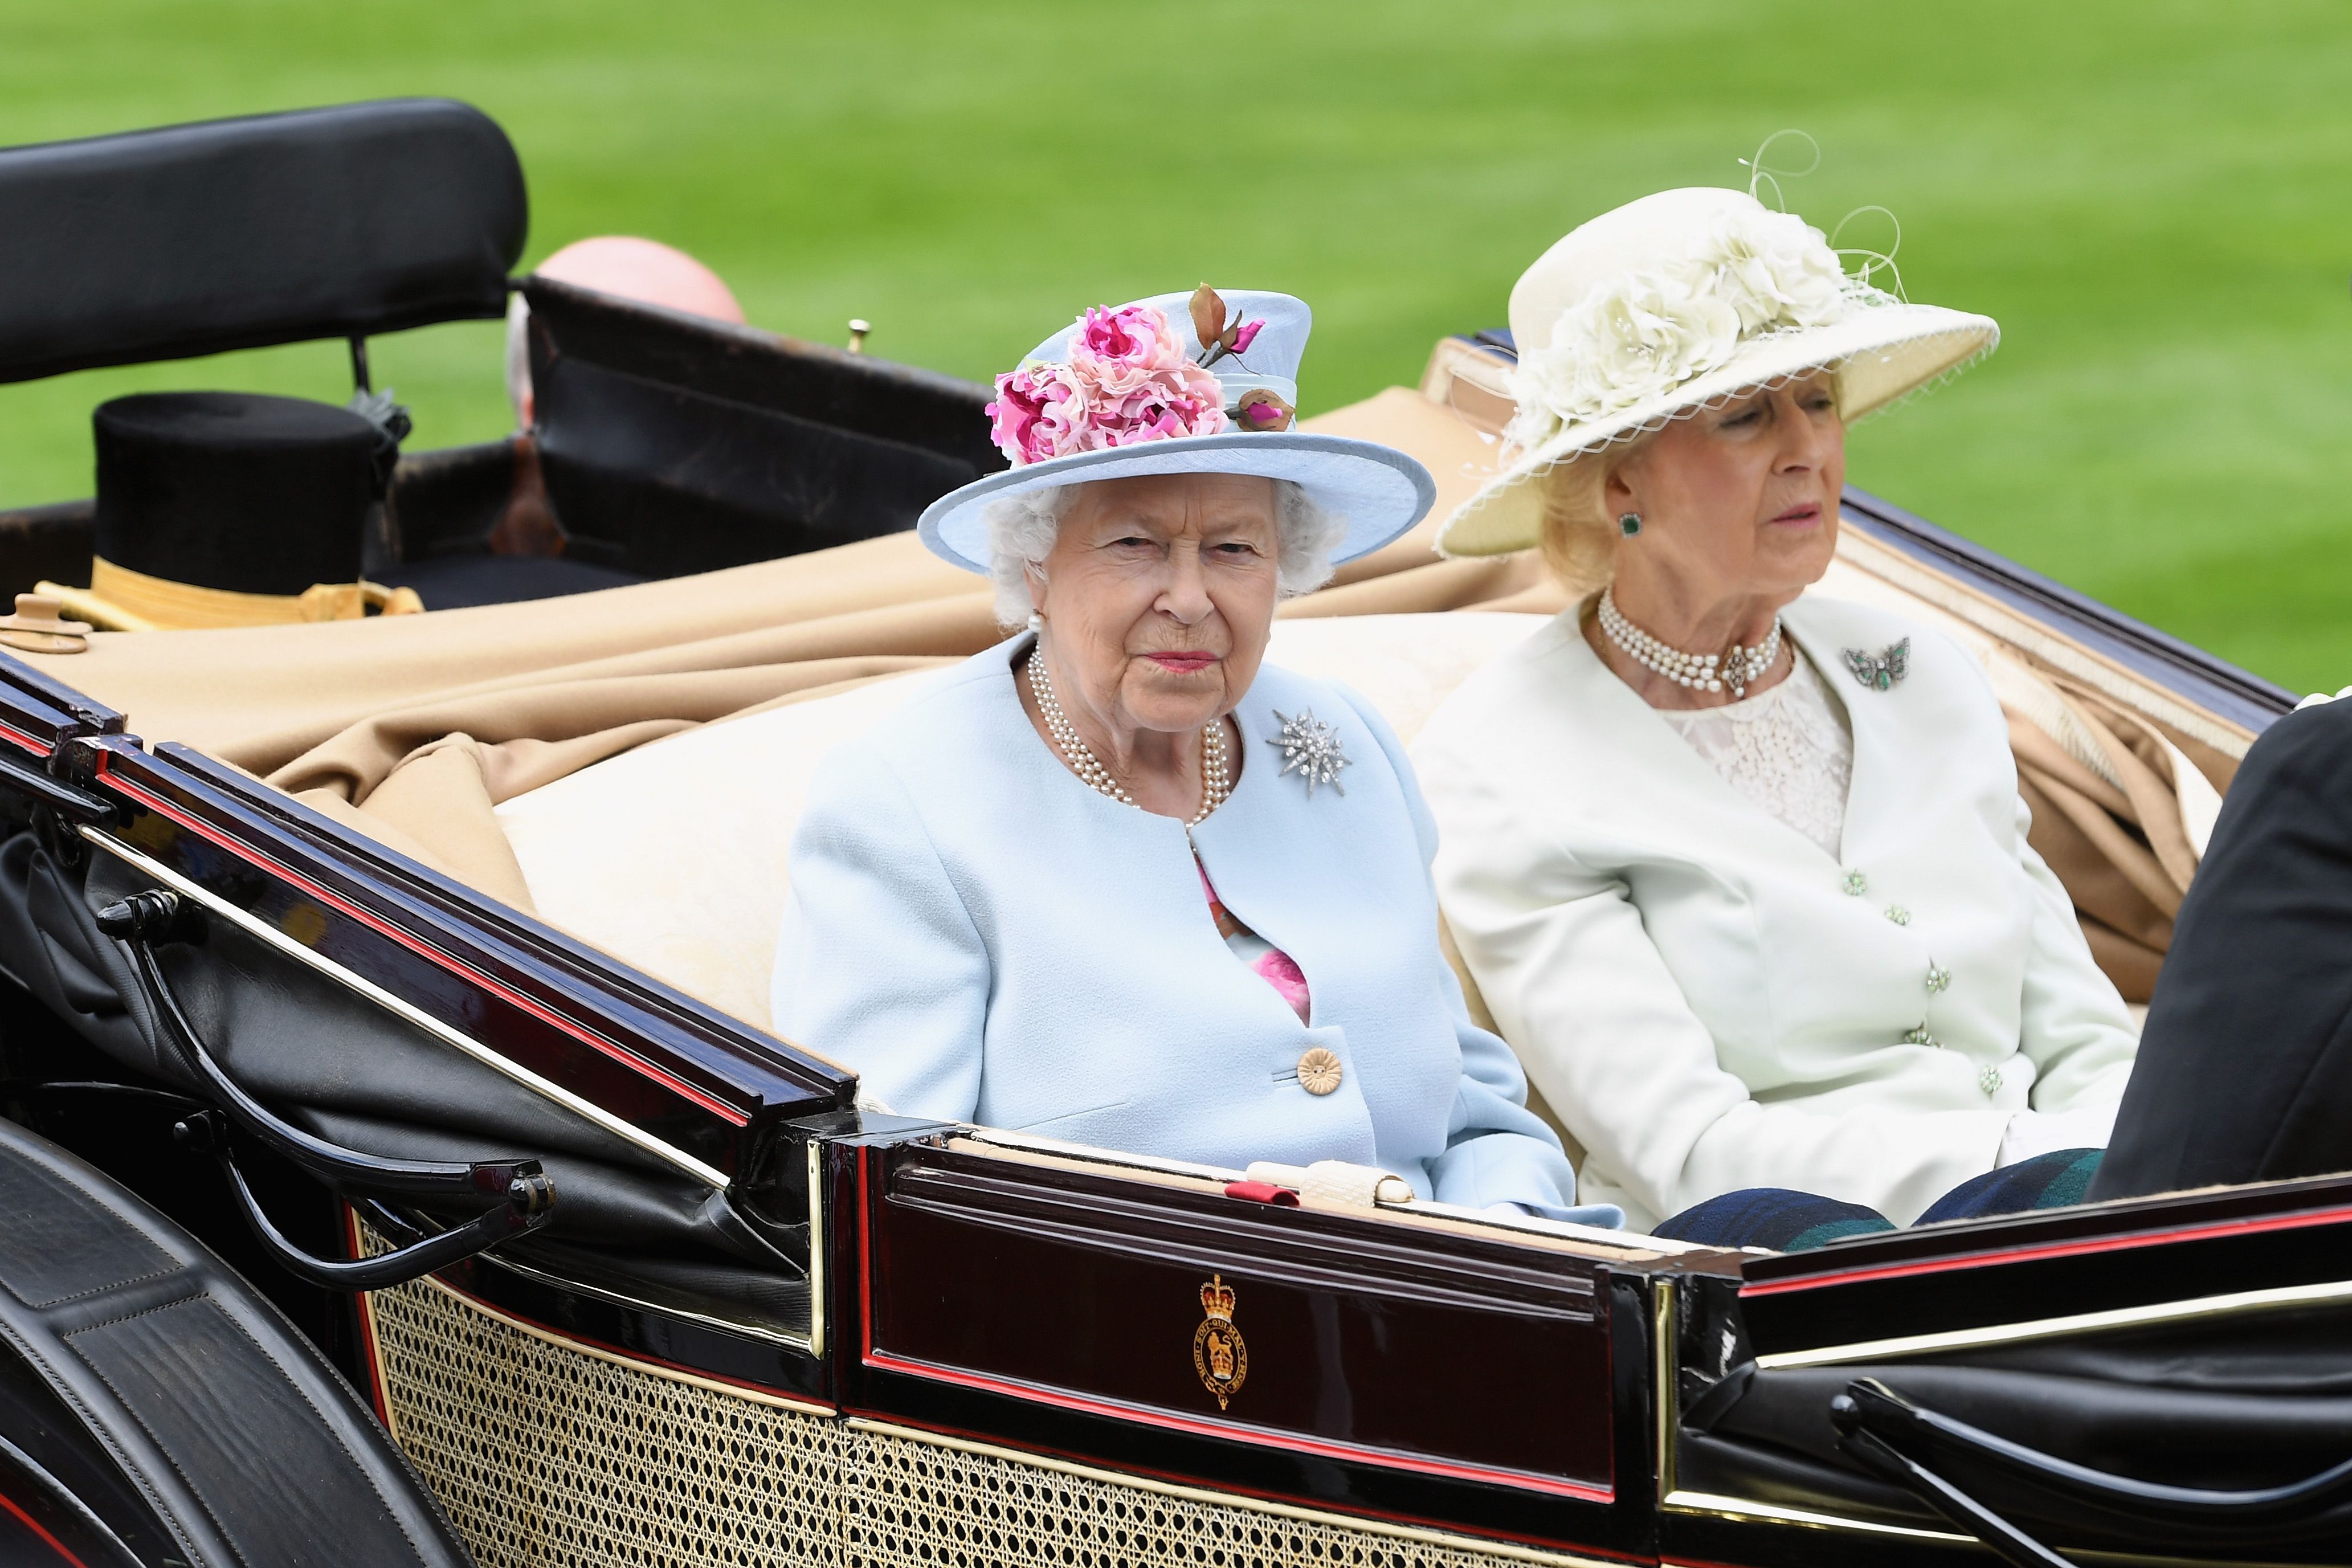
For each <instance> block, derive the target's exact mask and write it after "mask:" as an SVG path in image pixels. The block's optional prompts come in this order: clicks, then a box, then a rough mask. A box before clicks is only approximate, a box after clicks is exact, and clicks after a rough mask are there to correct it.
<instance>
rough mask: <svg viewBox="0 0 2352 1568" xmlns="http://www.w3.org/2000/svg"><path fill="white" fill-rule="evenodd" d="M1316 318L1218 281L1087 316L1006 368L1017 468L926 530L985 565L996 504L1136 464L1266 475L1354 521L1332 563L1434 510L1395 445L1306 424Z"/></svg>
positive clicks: (1002, 398)
mask: <svg viewBox="0 0 2352 1568" xmlns="http://www.w3.org/2000/svg"><path fill="white" fill-rule="evenodd" d="M1314 323H1315V318H1314V313H1313V312H1312V311H1310V310H1307V301H1306V300H1299V299H1296V298H1294V297H1292V296H1291V295H1288V294H1269V293H1264V292H1261V291H1259V290H1256V289H1227V290H1217V289H1209V288H1208V287H1207V286H1206V285H1203V286H1202V288H1201V289H1198V290H1196V291H1194V292H1193V293H1192V294H1157V295H1154V296H1153V297H1152V298H1150V299H1149V300H1135V301H1132V302H1131V303H1129V304H1127V305H1121V306H1118V307H1117V308H1116V309H1113V310H1089V311H1087V313H1086V314H1084V315H1082V316H1080V317H1079V318H1078V319H1077V320H1076V321H1073V322H1071V323H1070V324H1069V325H1068V326H1066V327H1064V328H1063V329H1062V330H1061V331H1058V332H1055V334H1054V335H1053V336H1052V337H1050V338H1047V339H1046V340H1045V342H1042V343H1039V344H1038V345H1037V346H1036V348H1035V349H1034V350H1033V351H1031V353H1030V354H1029V356H1028V358H1026V359H1025V360H1024V361H1023V362H1022V363H1021V368H1020V369H1019V370H1016V371H1014V372H1012V373H1011V374H1006V375H1001V376H999V377H997V378H996V385H997V401H996V402H994V403H992V404H991V405H989V410H990V413H991V414H992V416H994V418H995V425H996V434H997V440H998V444H999V446H1000V447H1002V448H1003V450H1004V453H1005V456H1007V457H1008V458H1012V459H1013V467H1012V468H1009V469H1007V470H1005V471H1004V472H1003V473H998V474H990V475H987V476H986V477H984V478H982V479H975V480H973V481H972V482H971V484H968V485H965V486H964V487H963V488H962V489H957V490H951V491H950V492H949V493H948V494H946V495H943V496H941V497H940V499H939V500H935V501H933V502H932V503H931V504H930V506H929V508H928V509H926V510H925V511H924V512H923V516H922V521H920V522H919V523H917V524H916V531H918V532H919V534H920V535H921V537H922V541H923V542H924V543H925V544H926V545H928V546H929V547H930V549H931V551H932V552H934V553H935V554H938V555H940V556H941V557H943V558H945V559H946V560H948V561H950V562H952V563H955V564H956V565H958V566H961V567H962V568H963V569H964V570H966V571H968V572H985V571H987V570H988V526H987V522H986V521H985V519H984V517H983V515H982V514H983V511H984V510H985V508H986V507H987V505H988V503H989V502H990V501H992V500H999V499H1001V498H1003V497H1006V496H1013V495H1018V494H1020V493H1022V492H1023V491H1024V490H1037V489H1047V488H1050V487H1053V486H1057V485H1075V484H1085V483H1087V482H1089V481H1091V480H1095V479H1127V478H1130V477H1132V476H1135V475H1139V474H1254V475H1257V476H1260V477H1262V478H1265V479H1289V480H1292V481H1294V482H1296V483H1297V485H1299V486H1300V487H1301V488H1302V489H1305V490H1306V491H1307V495H1308V496H1309V497H1310V498H1311V499H1312V500H1314V501H1315V503H1316V504H1317V505H1318V506H1319V507H1321V508H1322V509H1323V510H1326V511H1328V512H1330V513H1332V514H1334V515H1336V516H1339V517H1344V518H1346V519H1347V520H1348V532H1347V537H1346V539H1345V540H1344V541H1342V542H1341V543H1340V544H1339V548H1337V549H1336V550H1334V551H1333V552H1331V559H1332V561H1333V562H1334V563H1338V562H1341V561H1349V560H1353V559H1354V558H1355V557H1357V556H1359V555H1363V554H1367V553H1369V552H1371V551H1374V550H1378V549H1379V548H1380V547H1381V545H1383V544H1386V543H1388V542H1390V541H1391V540H1392V539H1395V538H1396V537H1397V536H1398V535H1399V534H1402V532H1404V531H1406V530H1407V529H1409V528H1411V527H1412V525H1413V524H1414V523H1416V522H1419V521H1421V520H1422V518H1423V516H1424V515H1425V514H1426V513H1427V512H1428V510H1429V508H1430V505H1431V503H1432V502H1433V501H1434V500H1436V499H1437V485H1436V482H1435V481H1434V480H1433V479H1431V478H1430V477H1429V470H1428V469H1426V468H1423V467H1422V466H1421V465H1420V464H1419V463H1417V462H1415V461H1413V459H1412V458H1408V457H1406V456H1405V455H1404V454H1403V453H1402V452H1400V451H1397V450H1396V449H1395V448H1393V447H1383V446H1381V445H1380V444H1378V443H1377V442H1372V441H1357V440H1352V439H1349V437H1344V436H1318V435H1315V434H1312V433H1310V432H1307V431H1304V430H1299V429H1297V428H1295V427H1294V423H1295V417H1296V413H1295V411H1296V408H1297V402H1298V362H1299V360H1300V358H1301V357H1302V356H1304V355H1305V353H1306V352H1307V334H1308V332H1310V331H1313V329H1314ZM1106 344H1108V346H1109V348H1110V349H1111V350H1112V351H1114V352H1111V353H1108V354H1106V353H1105V352H1104V351H1105V345H1106ZM1148 367H1156V372H1157V373H1156V374H1153V373H1152V370H1151V369H1150V368H1148ZM1080 424H1085V425H1086V426H1087V430H1086V431H1083V432H1082V431H1079V430H1078V429H1077V426H1079V425H1080ZM1097 443H1101V444H1099V445H1097ZM1080 447H1086V448H1089V449H1078V448H1080Z"/></svg>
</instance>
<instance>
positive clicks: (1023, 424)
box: [985, 363, 1087, 468]
mask: <svg viewBox="0 0 2352 1568" xmlns="http://www.w3.org/2000/svg"><path fill="white" fill-rule="evenodd" d="M985 412H986V413H987V415H988V416H989V419H990V421H991V425H990V430H989V435H990V437H991V438H992V439H993V440H994V441H995V443H996V446H997V449H998V450H999V451H1001V452H1003V454H1004V455H1005V457H1007V458H1010V459H1012V461H1013V466H1014V467H1016V468H1018V467H1019V466H1021V465H1022V464H1024V463H1042V462H1044V461H1045V459H1046V458H1061V457H1066V456H1068V455H1069V454H1070V453H1072V452H1083V451H1085V450H1087V447H1084V446H1083V445H1081V444H1080V439H1079V438H1080V434H1081V432H1082V431H1083V430H1084V429H1085V427H1086V425H1087V406H1086V395H1085V393H1084V392H1083V391H1081V390H1080V388H1079V385H1078V383H1077V381H1076V378H1075V377H1074V376H1072V375H1071V374H1070V367H1069V366H1067V365H1060V364H1038V363H1032V364H1024V365H1023V366H1022V367H1021V368H1020V369H1019V370H1016V371H1013V372H1012V373H1010V374H1005V375H1000V376H998V377H997V378H996V401H995V402H993V403H992V404H990V405H988V407H987V409H986V411H985Z"/></svg>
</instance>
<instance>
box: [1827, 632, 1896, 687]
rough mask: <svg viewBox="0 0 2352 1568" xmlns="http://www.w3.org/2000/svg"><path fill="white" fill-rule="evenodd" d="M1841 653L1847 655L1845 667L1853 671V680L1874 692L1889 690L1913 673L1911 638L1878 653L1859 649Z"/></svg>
mask: <svg viewBox="0 0 2352 1568" xmlns="http://www.w3.org/2000/svg"><path fill="white" fill-rule="evenodd" d="M1839 651H1840V652H1842V653H1843V654H1844V655H1845V667H1846V668H1848V669H1850V670H1852V671H1853V678H1854V679H1856V680H1859V681H1861V682H1862V683H1863V684H1864V686H1867V687H1869V688H1870V689H1872V690H1873V691H1885V690H1889V689H1892V688H1893V687H1894V686H1895V683H1896V682H1897V681H1899V680H1901V679H1903V678H1904V677H1905V676H1906V675H1908V674H1910V673H1911V639H1910V638H1909V637H1905V638H1904V639H1903V640H1902V641H1901V642H1899V643H1896V644H1895V645H1894V646H1893V647H1883V648H1881V649H1879V650H1878V651H1877V652H1876V653H1865V652H1864V651H1863V650H1862V649H1860V648H1858V647H1849V648H1842V649H1840V650H1839Z"/></svg>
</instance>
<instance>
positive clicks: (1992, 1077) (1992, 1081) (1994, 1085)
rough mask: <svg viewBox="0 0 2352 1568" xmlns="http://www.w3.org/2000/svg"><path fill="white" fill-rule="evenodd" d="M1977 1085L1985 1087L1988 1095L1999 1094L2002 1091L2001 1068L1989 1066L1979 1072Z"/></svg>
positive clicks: (1981, 1087) (1980, 1087)
mask: <svg viewBox="0 0 2352 1568" xmlns="http://www.w3.org/2000/svg"><path fill="white" fill-rule="evenodd" d="M1977 1087H1978V1088H1979V1089H1983V1090H1984V1091H1985V1093H1986V1094H1987V1095H1988V1096H1991V1095H1996V1094H1999V1093H2000V1068H1997V1067H1988V1068H1985V1069H1984V1071H1982V1072H1980V1073H1979V1074H1977Z"/></svg>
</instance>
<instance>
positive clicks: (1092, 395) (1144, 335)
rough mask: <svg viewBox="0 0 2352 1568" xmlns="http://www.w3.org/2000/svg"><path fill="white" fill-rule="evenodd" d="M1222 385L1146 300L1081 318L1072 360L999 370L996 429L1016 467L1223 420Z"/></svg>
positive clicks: (1206, 431) (1198, 432)
mask: <svg viewBox="0 0 2352 1568" xmlns="http://www.w3.org/2000/svg"><path fill="white" fill-rule="evenodd" d="M1224 402H1225V400H1224V389H1223V387H1222V386H1221V385H1219V384H1218V382H1217V378H1216V377H1215V376H1213V375H1212V374H1209V373H1208V372H1207V371H1205V370H1202V368H1201V367H1200V366H1199V365H1197V364H1195V363H1192V361H1191V360H1190V359H1188V358H1186V357H1185V353H1184V348H1183V344H1182V342H1181V341H1180V340H1179V339H1178V338H1177V336H1176V330H1175V328H1174V327H1173V326H1171V324H1170V323H1169V321H1168V318H1167V316H1166V315H1165V314H1164V313H1163V312H1161V311H1160V310H1155V309H1153V308H1152V307H1150V306H1149V305H1128V306H1123V307H1121V308H1120V309H1118V310H1107V309H1103V308H1101V307H1097V308H1095V309H1092V310H1088V311H1087V313H1086V314H1085V315H1084V316H1082V317H1081V318H1079V326H1078V331H1077V333H1076V336H1075V337H1073V338H1072V339H1071V341H1070V363H1068V364H1066V365H1061V364H1042V363H1032V364H1026V365H1024V366H1022V367H1021V368H1020V369H1019V370H1016V371H1014V372H1013V373H1012V374H1008V375H1000V376H998V377H997V378H996V401H995V402H993V403H991V404H990V405H988V409H987V412H988V416H989V418H990V420H991V421H992V425H991V435H992V437H993V438H994V440H995V442H996V445H997V447H998V449H999V450H1001V451H1003V454H1004V455H1005V457H1006V458H1010V459H1011V460H1012V462H1013V466H1014V467H1016V468H1018V467H1020V466H1022V465H1024V464H1028V463H1041V462H1044V461H1045V460H1046V459H1047V458H1062V457H1067V456H1069V455H1070V454H1071V453H1073V452H1100V451H1108V450H1109V449H1110V448H1112V447H1131V446H1134V445H1135V444H1136V443H1137V442H1139V441H1162V440H1167V439H1170V438H1171V437H1183V436H1213V435H1216V434H1217V433H1218V432H1220V431H1222V430H1223V429H1225V428H1226V422H1225V408H1224Z"/></svg>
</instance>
